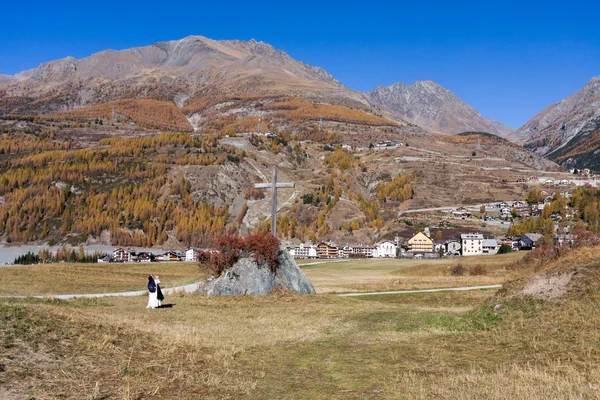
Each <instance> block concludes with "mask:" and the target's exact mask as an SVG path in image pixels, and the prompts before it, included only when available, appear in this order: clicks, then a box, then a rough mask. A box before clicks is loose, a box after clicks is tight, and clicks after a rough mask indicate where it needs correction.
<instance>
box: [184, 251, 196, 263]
mask: <svg viewBox="0 0 600 400" xmlns="http://www.w3.org/2000/svg"><path fill="white" fill-rule="evenodd" d="M198 252H199V250H198V249H187V250H186V251H185V261H187V262H192V261H198Z"/></svg>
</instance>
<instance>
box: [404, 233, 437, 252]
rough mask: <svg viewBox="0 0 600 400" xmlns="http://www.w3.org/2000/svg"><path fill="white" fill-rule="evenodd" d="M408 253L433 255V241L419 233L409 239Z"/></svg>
mask: <svg viewBox="0 0 600 400" xmlns="http://www.w3.org/2000/svg"><path fill="white" fill-rule="evenodd" d="M408 251H409V252H411V253H431V252H433V240H431V238H429V237H428V236H427V235H425V234H424V233H423V232H419V233H417V234H416V235H415V236H413V237H412V238H410V239H408Z"/></svg>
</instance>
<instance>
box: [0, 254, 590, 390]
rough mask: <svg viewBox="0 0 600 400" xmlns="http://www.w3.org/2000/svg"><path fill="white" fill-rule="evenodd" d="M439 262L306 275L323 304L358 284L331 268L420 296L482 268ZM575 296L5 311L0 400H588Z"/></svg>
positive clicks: (586, 350)
mask: <svg viewBox="0 0 600 400" xmlns="http://www.w3.org/2000/svg"><path fill="white" fill-rule="evenodd" d="M599 256H600V252H599V251H596V250H594V251H593V252H592V251H589V252H587V253H577V254H574V255H573V256H572V257H571V258H569V259H567V260H565V262H567V263H569V264H570V265H577V266H578V267H583V266H589V268H592V269H591V271H596V269H597V266H596V264H597V263H596V262H595V261H594V260H596V259H597V257H599ZM520 257H522V256H520V255H514V254H511V255H509V256H506V257H504V256H502V257H501V256H498V257H486V258H485V260H489V261H490V265H489V269H488V273H489V274H488V275H484V276H495V274H498V278H499V279H500V280H501V279H504V278H503V275H502V274H500V272H499V271H502V270H503V268H502V265H503V264H504V263H508V264H511V263H512V264H511V265H512V267H511V268H509V269H508V270H506V272H505V273H506V274H509V273H510V274H514V275H515V276H516V275H517V274H518V273H524V272H523V270H519V269H518V268H515V265H516V264H514V263H515V261H518V260H519V259H520ZM574 260H580V261H579V262H578V263H576V262H575V261H574ZM443 261H444V260H440V261H435V262H434V263H433V264H432V263H431V261H423V260H420V261H407V262H406V265H404V264H402V266H398V264H396V265H394V262H396V260H383V261H377V262H375V263H373V262H371V263H369V264H357V263H353V262H348V263H339V264H321V265H318V266H314V267H307V268H306V269H305V271H306V273H307V274H308V275H309V276H310V277H311V279H313V282H314V284H315V286H316V288H317V291H318V292H321V293H323V292H325V291H328V290H332V289H331V288H333V290H346V289H349V286H348V285H350V283H344V284H342V285H340V286H337V287H335V285H332V284H331V282H332V280H331V279H332V278H331V275H330V274H334V273H335V272H336V271H337V273H338V276H339V278H340V279H345V277H346V276H352V277H353V278H352V279H351V280H348V282H354V283H356V284H358V283H359V282H360V279H361V276H362V275H361V274H362V273H363V271H364V269H365V268H366V266H367V265H369V268H371V269H372V271H375V272H376V273H377V276H379V277H381V279H383V280H384V281H385V280H386V279H388V277H387V275H386V274H392V275H394V276H395V277H398V276H406V277H410V278H411V279H412V278H414V279H415V280H414V281H413V283H412V284H415V285H416V284H417V283H415V282H417V279H421V280H425V279H427V278H428V277H431V276H433V277H436V278H438V279H440V277H446V275H445V273H444V274H441V275H440V274H438V273H437V272H435V271H438V269H439V270H443V268H447V266H448V265H454V264H455V263H456V262H463V263H464V264H465V265H467V267H469V266H471V265H477V263H481V262H483V261H484V259H483V258H482V259H480V260H477V259H469V260H467V259H464V258H461V259H453V260H449V261H450V262H448V263H447V264H444V263H443ZM402 263H404V261H402ZM472 263H473V264H472ZM334 265H335V266H334ZM153 266H154V265H153ZM165 268H167V266H165ZM182 268H184V265H183V264H182ZM419 268H420V269H419ZM419 270H420V271H422V274H419V272H418V271H419ZM407 271H409V272H410V273H409V272H407ZM519 271H520V272H519ZM528 271H529V272H528V273H531V270H528ZM180 272H181V273H182V274H183V273H184V272H185V271H180ZM140 273H141V272H140ZM159 273H160V274H164V275H165V276H166V275H167V272H166V271H165V272H162V271H161V272H159ZM324 276H326V278H324ZM142 277H143V276H142ZM192 277H193V276H192ZM450 277H452V279H457V280H460V279H470V277H469V276H468V274H467V275H466V276H462V277H461V276H459V277H453V276H452V275H450ZM450 277H448V279H450ZM473 278H475V277H473ZM396 279H398V278H396ZM401 279H404V278H401ZM407 279H408V278H407ZM375 281H376V280H374V282H375ZM431 283H433V282H431ZM448 283H451V284H452V286H456V285H457V284H460V282H459V281H456V282H454V281H449V282H448ZM370 285H371V283H367V286H368V287H370ZM582 290H583V292H581V293H573V294H572V295H570V296H569V297H568V299H565V300H568V301H561V302H558V303H553V302H544V301H540V300H534V299H529V298H510V297H500V296H499V295H497V294H496V291H495V290H476V291H470V292H440V293H420V294H401V295H377V296H364V297H353V298H347V297H338V296H336V295H334V294H317V295H307V296H301V295H295V294H290V293H284V292H277V293H275V294H272V295H269V296H239V297H208V296H204V295H177V296H168V297H167V298H166V299H165V302H164V303H165V304H166V305H167V307H165V308H161V309H146V308H145V305H146V301H147V299H146V297H145V296H140V297H131V298H117V297H113V298H105V299H94V300H90V299H76V300H69V301H58V300H33V299H32V300H6V299H4V300H0V321H2V322H3V323H2V325H0V343H1V344H2V346H3V347H2V352H0V364H3V365H4V368H5V371H4V372H3V373H1V374H0V398H9V399H17V400H20V399H30V398H44V399H46V398H48V399H58V398H66V399H82V398H83V399H140V398H143V399H197V398H211V399H212V398H214V399H225V398H236V399H256V398H261V399H263V398H264V399H271V398H281V399H325V398H327V399H329V398H338V399H398V398H400V399H415V398H416V399H430V398H442V399H474V398H475V399H480V398H485V399H506V398H527V399H544V400H546V399H550V398H579V399H588V398H589V399H595V398H598V396H600V392H599V391H598V388H599V387H600V369H599V368H598V365H599V364H598V362H599V361H600V352H599V351H598V348H599V347H598V343H600V323H599V322H598V321H600V295H599V294H598V291H597V288H596V289H594V288H593V287H591V286H590V287H588V286H584V287H583V289H582ZM94 291H96V290H95V289H94ZM498 305H499V306H498Z"/></svg>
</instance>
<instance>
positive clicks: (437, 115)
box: [0, 36, 600, 169]
mask: <svg viewBox="0 0 600 400" xmlns="http://www.w3.org/2000/svg"><path fill="white" fill-rule="evenodd" d="M248 94H258V95H281V96H290V97H297V98H302V99H305V100H308V101H310V102H313V104H319V103H324V104H332V105H339V106H344V107H347V108H350V109H355V110H356V109H357V110H362V111H364V112H366V113H369V114H374V115H376V116H378V117H383V118H387V119H389V120H395V121H398V122H400V123H402V124H406V123H409V124H413V125H417V126H418V127H420V128H422V129H423V130H425V131H428V132H433V133H443V134H457V133H461V132H466V131H479V132H488V133H492V134H495V135H498V136H501V137H504V138H507V139H508V140H511V141H513V142H516V143H518V144H520V145H523V146H525V147H526V148H528V149H530V150H532V151H534V152H536V153H538V154H540V155H543V156H545V157H548V158H551V159H553V160H555V161H557V162H559V163H561V164H564V165H569V166H572V167H576V168H592V169H599V168H600V161H598V160H596V159H597V158H598V157H596V155H597V152H598V149H599V148H600V131H599V129H600V77H596V78H593V79H592V80H591V81H590V82H589V83H588V84H587V85H586V86H585V87H584V88H583V89H582V90H581V91H579V92H577V93H575V94H573V95H572V96H570V97H568V98H566V99H564V100H562V101H561V102H559V103H557V104H553V105H551V106H549V107H547V108H545V109H544V110H542V111H541V112H540V113H539V114H538V115H536V116H535V117H534V118H532V119H531V120H530V121H529V122H527V123H526V124H525V125H523V126H522V127H520V128H519V129H517V130H514V131H513V129H512V128H510V127H509V126H507V125H505V124H503V123H501V122H498V121H495V120H493V119H491V118H485V117H483V116H481V114H480V113H479V112H478V111H477V110H475V109H474V108H473V107H471V106H470V105H468V104H466V103H465V102H464V101H462V100H461V99H460V98H459V97H458V96H456V95H455V94H454V93H452V92H451V91H450V90H448V89H446V88H444V87H442V86H440V85H438V84H437V83H435V82H433V81H429V80H425V81H416V82H414V83H412V84H405V83H402V82H398V83H395V84H393V85H391V86H387V87H385V86H380V87H378V88H376V89H375V90H373V91H370V92H360V91H356V90H353V89H350V88H348V87H346V86H344V85H343V84H342V83H340V82H339V81H338V80H337V79H335V78H334V77H333V76H332V75H331V74H330V73H329V72H327V71H326V70H324V69H323V68H320V67H316V66H313V65H310V64H306V63H304V62H301V61H298V60H295V59H293V58H292V57H290V56H289V55H288V54H287V53H285V52H284V51H281V50H277V49H275V48H274V47H273V46H271V45H269V44H267V43H263V42H258V41H256V40H254V39H252V40H249V41H242V40H212V39H209V38H206V37H202V36H189V37H186V38H183V39H181V40H173V41H167V42H159V43H155V44H153V45H150V46H143V47H136V48H131V49H126V50H120V51H115V50H106V51H101V52H99V53H96V54H93V55H91V56H89V57H86V58H83V59H79V60H78V59H75V58H73V57H66V58H63V59H60V60H55V61H50V62H46V63H43V64H41V65H40V66H38V67H36V68H33V69H31V70H27V71H23V72H20V73H18V74H16V75H14V76H10V75H2V74H0V101H2V103H4V104H3V106H4V109H5V112H9V113H16V114H34V115H40V114H52V113H57V112H64V111H71V110H77V109H81V108H86V107H89V106H93V105H97V104H102V103H107V102H111V101H115V100H122V99H154V100H161V101H167V102H172V103H174V104H176V105H177V107H179V108H180V109H182V112H184V113H185V112H186V108H185V105H186V103H188V100H194V99H202V98H223V97H227V96H239V95H248ZM191 108H193V107H188V108H187V109H191ZM260 112H261V111H260V110H257V111H256V112H254V114H257V115H258V114H260ZM186 117H187V118H188V120H190V123H192V122H193V121H192V120H193V119H194V118H196V117H194V116H193V115H192V114H189V115H186ZM192 125H193V126H194V128H196V125H195V123H192Z"/></svg>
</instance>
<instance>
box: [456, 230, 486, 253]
mask: <svg viewBox="0 0 600 400" xmlns="http://www.w3.org/2000/svg"><path fill="white" fill-rule="evenodd" d="M460 241H461V247H462V255H463V256H480V255H482V254H483V235H482V234H480V233H463V234H462V235H460Z"/></svg>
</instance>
